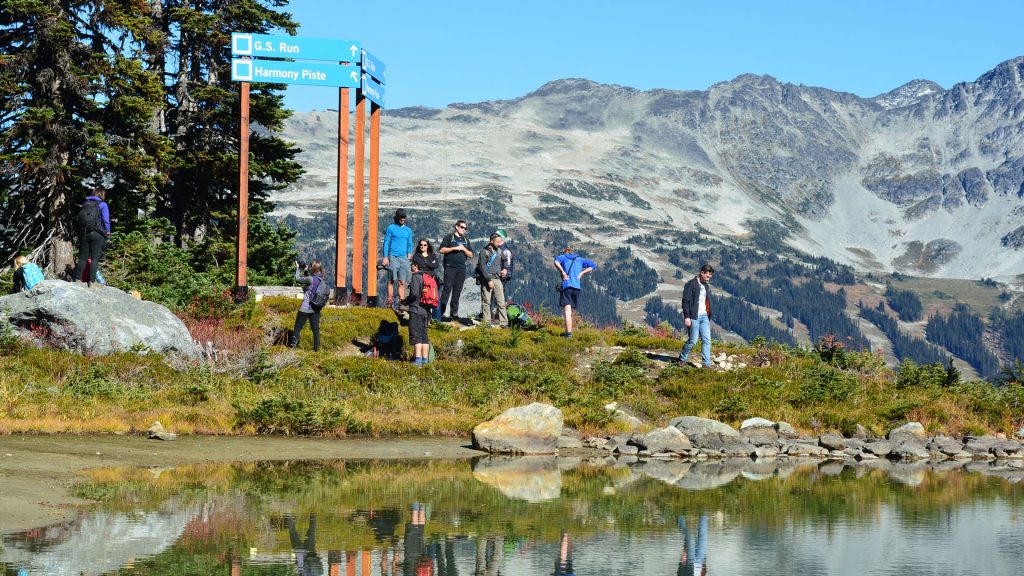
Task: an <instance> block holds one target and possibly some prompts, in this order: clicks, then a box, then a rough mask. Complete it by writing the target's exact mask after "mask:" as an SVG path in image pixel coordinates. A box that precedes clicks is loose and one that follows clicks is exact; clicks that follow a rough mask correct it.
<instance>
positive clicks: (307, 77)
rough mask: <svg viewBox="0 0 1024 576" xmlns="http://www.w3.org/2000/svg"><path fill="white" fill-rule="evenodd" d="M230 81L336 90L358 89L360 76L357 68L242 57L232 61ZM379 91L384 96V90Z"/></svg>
mask: <svg viewBox="0 0 1024 576" xmlns="http://www.w3.org/2000/svg"><path fill="white" fill-rule="evenodd" d="M231 80H233V81H235V82H272V83H275V84H304V85H306V86H333V87H338V88H358V87H359V86H360V74H359V68H358V67H357V66H342V65H341V64H327V63H322V62H285V61H282V60H249V59H245V58H234V59H232V60H231ZM381 92H382V93H383V91H381Z"/></svg>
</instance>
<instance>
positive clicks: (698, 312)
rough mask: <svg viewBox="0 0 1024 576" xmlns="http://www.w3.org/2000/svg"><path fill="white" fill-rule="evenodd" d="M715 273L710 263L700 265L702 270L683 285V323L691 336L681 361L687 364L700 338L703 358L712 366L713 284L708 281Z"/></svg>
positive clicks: (704, 362) (707, 364) (709, 366)
mask: <svg viewBox="0 0 1024 576" xmlns="http://www.w3.org/2000/svg"><path fill="white" fill-rule="evenodd" d="M714 273H715V269H714V268H712V267H711V265H710V264H705V265H703V266H701V267H700V272H698V273H697V276H695V277H694V278H693V279H691V280H690V281H689V282H687V283H686V285H685V286H683V324H684V325H685V326H686V328H687V329H688V330H689V338H688V339H687V340H686V344H685V345H684V346H683V349H682V350H681V351H680V352H679V363H680V364H685V363H686V359H687V357H689V355H690V350H693V347H694V345H695V344H697V339H698V338H700V342H701V346H700V353H701V360H702V361H703V366H704V367H705V368H711V286H710V284H708V281H709V280H711V276H713V275H714Z"/></svg>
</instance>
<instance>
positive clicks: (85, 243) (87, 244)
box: [71, 231, 107, 283]
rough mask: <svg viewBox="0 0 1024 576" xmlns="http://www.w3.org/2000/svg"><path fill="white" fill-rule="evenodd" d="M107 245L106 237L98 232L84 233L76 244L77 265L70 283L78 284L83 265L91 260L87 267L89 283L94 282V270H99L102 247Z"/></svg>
mask: <svg viewBox="0 0 1024 576" xmlns="http://www.w3.org/2000/svg"><path fill="white" fill-rule="evenodd" d="M106 244H107V236H106V235H105V234H101V233H99V232H92V231H90V232H86V233H85V234H83V235H82V238H81V240H79V242H78V264H76V265H75V273H74V275H73V276H72V277H71V279H72V281H74V282H78V281H79V280H81V279H82V273H83V272H85V265H86V264H87V263H88V262H89V259H90V258H92V265H91V266H89V282H90V283H92V282H95V281H96V270H98V269H99V265H100V260H102V259H103V247H104V246H106Z"/></svg>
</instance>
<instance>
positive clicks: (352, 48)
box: [348, 44, 359, 58]
mask: <svg viewBox="0 0 1024 576" xmlns="http://www.w3.org/2000/svg"><path fill="white" fill-rule="evenodd" d="M348 49H349V52H352V57H353V58H355V57H356V52H359V47H358V46H356V45H355V44H353V45H351V46H349V47H348Z"/></svg>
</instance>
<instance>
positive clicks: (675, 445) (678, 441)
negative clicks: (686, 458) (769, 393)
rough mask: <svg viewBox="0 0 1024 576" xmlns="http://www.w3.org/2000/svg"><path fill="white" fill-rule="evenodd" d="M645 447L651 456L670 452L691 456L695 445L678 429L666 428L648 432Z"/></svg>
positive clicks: (644, 440)
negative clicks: (690, 453)
mask: <svg viewBox="0 0 1024 576" xmlns="http://www.w3.org/2000/svg"><path fill="white" fill-rule="evenodd" d="M643 446H644V448H646V449H647V450H648V451H649V452H650V453H651V454H659V453H663V452H669V453H672V454H689V452H690V450H691V449H692V448H693V445H692V444H690V439H689V438H687V437H686V435H685V434H683V433H682V432H680V431H679V429H678V428H674V427H672V426H666V427H665V428H656V429H654V430H651V431H650V432H648V433H647V434H646V435H645V436H644V438H643Z"/></svg>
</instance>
